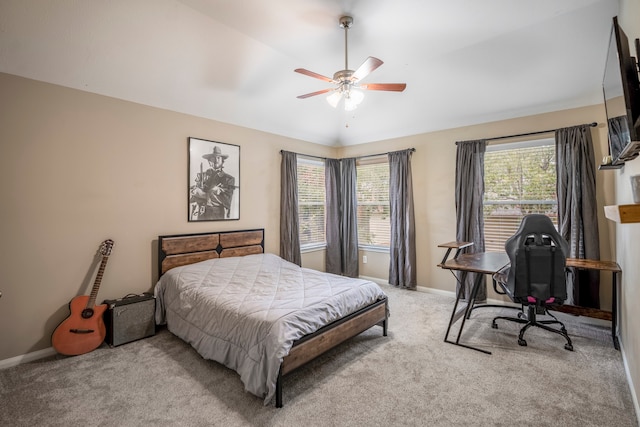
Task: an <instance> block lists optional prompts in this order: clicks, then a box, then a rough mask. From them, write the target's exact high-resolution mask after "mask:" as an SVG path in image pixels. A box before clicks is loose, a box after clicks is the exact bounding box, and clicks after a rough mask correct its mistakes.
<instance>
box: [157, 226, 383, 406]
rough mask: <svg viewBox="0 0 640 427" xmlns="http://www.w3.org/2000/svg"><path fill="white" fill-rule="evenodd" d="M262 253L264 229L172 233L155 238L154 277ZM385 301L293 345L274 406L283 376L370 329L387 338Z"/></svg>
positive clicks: (278, 401) (279, 388)
mask: <svg viewBox="0 0 640 427" xmlns="http://www.w3.org/2000/svg"><path fill="white" fill-rule="evenodd" d="M263 252H264V229H254V230H241V231H224V232H219V233H197V234H176V235H167V236H159V237H158V273H159V275H158V277H160V276H162V275H163V274H164V273H166V272H167V271H168V270H170V269H172V268H174V267H179V266H182V265H187V264H193V263H196V262H200V261H204V260H207V259H212V258H225V257H231V256H244V255H251V254H257V253H263ZM387 304H388V301H387V299H386V298H385V299H383V300H380V301H376V302H375V303H373V304H371V305H369V306H367V307H364V308H362V309H360V310H359V311H357V312H355V313H352V314H350V315H349V316H346V317H344V318H342V319H339V320H337V321H335V322H333V323H331V324H329V325H327V326H325V327H323V328H321V329H319V330H318V331H316V332H314V333H313V334H309V335H306V336H304V337H302V338H300V339H299V340H297V341H296V342H294V343H293V347H292V348H291V351H290V352H289V354H288V355H287V356H285V357H284V359H283V361H282V364H281V365H280V372H279V374H278V381H277V383H276V407H278V408H281V407H282V380H283V377H284V376H285V375H287V374H288V373H290V372H292V371H294V370H295V369H297V368H299V367H301V366H303V365H304V364H306V363H307V362H310V361H311V360H313V359H315V358H316V357H318V356H320V355H321V354H323V353H324V352H326V351H328V350H330V349H332V348H334V347H336V346H337V345H339V344H340V343H342V342H344V341H346V340H348V339H349V338H351V337H354V336H356V335H358V334H360V333H361V332H364V331H365V330H367V329H369V328H371V327H372V326H375V325H379V326H382V334H383V336H385V337H386V336H387Z"/></svg>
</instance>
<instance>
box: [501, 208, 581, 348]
mask: <svg viewBox="0 0 640 427" xmlns="http://www.w3.org/2000/svg"><path fill="white" fill-rule="evenodd" d="M504 247H505V250H506V252H507V255H508V256H509V260H510V261H511V263H510V265H509V266H507V267H506V268H504V269H503V270H501V271H500V272H498V273H496V274H495V275H494V276H493V279H494V287H495V288H496V291H497V292H498V293H500V294H503V295H505V294H506V295H508V296H509V298H511V300H512V301H513V302H515V303H518V304H521V307H520V310H521V311H520V312H519V313H518V317H517V318H516V317H506V316H498V317H496V318H495V319H493V322H492V327H493V328H496V329H497V328H498V325H497V323H496V320H498V319H504V320H510V321H513V322H518V323H523V324H524V326H523V327H522V328H521V329H520V335H519V336H518V344H520V345H522V346H526V345H527V342H526V341H525V339H524V333H525V332H526V331H527V329H529V328H530V327H531V326H536V327H539V328H542V329H545V330H547V331H550V332H554V333H556V334H560V335H562V336H563V337H564V338H565V339H566V340H567V344H565V346H564V348H565V349H567V350H570V351H573V344H571V338H569V335H568V334H567V329H566V328H565V326H564V324H563V323H562V322H560V321H559V320H558V319H557V318H556V317H555V316H553V315H552V314H551V313H549V309H548V307H549V306H550V305H556V304H562V303H563V302H564V300H566V299H567V284H566V274H565V266H566V254H567V253H568V252H569V245H568V244H567V242H566V240H564V238H563V237H562V236H561V235H560V234H559V233H558V232H557V231H556V229H555V227H554V225H553V223H552V222H551V219H550V218H549V217H548V216H546V215H537V214H535V215H527V216H525V217H524V218H523V220H522V223H521V224H520V228H519V229H518V231H517V232H516V234H514V235H513V236H511V237H510V238H509V239H508V240H507V242H506V243H505V245H504ZM496 284H498V285H500V287H501V288H502V290H503V292H501V291H499V290H498V289H497V287H496ZM525 306H527V307H528V311H527V313H525V311H524V307H525ZM545 314H546V315H548V316H550V317H551V318H552V319H553V320H538V319H537V318H536V316H537V315H545ZM550 324H559V325H560V329H554V328H552V327H550V326H548V325H550Z"/></svg>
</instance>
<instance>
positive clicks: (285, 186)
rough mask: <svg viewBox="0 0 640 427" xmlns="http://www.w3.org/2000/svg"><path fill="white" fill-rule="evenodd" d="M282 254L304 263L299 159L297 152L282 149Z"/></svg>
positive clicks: (283, 256) (295, 261)
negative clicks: (300, 231)
mask: <svg viewBox="0 0 640 427" xmlns="http://www.w3.org/2000/svg"><path fill="white" fill-rule="evenodd" d="M280 153H281V154H282V163H281V165H280V256H281V257H282V258H284V259H286V260H287V261H290V262H293V263H295V264H298V265H302V256H301V254H300V234H299V220H298V160H297V155H296V153H291V152H289V151H281V152H280Z"/></svg>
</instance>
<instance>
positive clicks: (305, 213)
mask: <svg viewBox="0 0 640 427" xmlns="http://www.w3.org/2000/svg"><path fill="white" fill-rule="evenodd" d="M297 171H298V218H299V222H300V248H301V249H310V248H314V247H319V246H322V245H325V244H326V238H325V232H324V201H325V186H324V162H322V161H320V160H313V159H308V158H305V157H301V156H298V167H297Z"/></svg>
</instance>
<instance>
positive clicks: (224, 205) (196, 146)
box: [187, 137, 240, 222]
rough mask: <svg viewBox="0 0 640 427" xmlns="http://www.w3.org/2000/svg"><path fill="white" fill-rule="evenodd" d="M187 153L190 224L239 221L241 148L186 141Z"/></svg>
mask: <svg viewBox="0 0 640 427" xmlns="http://www.w3.org/2000/svg"><path fill="white" fill-rule="evenodd" d="M188 149H189V156H188V159H189V160H188V185H187V218H188V220H189V222H194V221H229V220H238V219H240V146H239V145H234V144H227V143H224V142H219V141H210V140H206V139H201V138H194V137H189V139H188Z"/></svg>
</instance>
